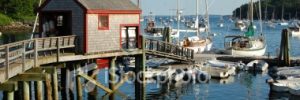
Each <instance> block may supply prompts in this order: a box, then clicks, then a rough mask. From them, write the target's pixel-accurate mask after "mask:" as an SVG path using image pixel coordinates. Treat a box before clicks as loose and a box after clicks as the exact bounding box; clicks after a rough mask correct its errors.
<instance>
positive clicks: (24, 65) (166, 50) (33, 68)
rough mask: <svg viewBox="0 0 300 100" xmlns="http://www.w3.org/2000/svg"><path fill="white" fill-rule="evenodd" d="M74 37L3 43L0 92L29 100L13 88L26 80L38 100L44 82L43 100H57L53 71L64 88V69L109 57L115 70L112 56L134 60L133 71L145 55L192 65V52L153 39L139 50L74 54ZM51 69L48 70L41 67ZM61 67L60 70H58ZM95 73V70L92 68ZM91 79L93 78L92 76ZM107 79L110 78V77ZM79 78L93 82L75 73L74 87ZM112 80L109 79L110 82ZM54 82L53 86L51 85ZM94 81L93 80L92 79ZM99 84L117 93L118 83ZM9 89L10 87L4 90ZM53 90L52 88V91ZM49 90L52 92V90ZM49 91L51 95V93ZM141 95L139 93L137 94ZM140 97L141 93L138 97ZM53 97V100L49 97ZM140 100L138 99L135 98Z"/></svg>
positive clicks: (142, 67) (139, 67)
mask: <svg viewBox="0 0 300 100" xmlns="http://www.w3.org/2000/svg"><path fill="white" fill-rule="evenodd" d="M76 47H77V46H76V36H75V35H71V36H61V37H47V38H36V39H31V40H24V41H19V42H15V43H10V44H5V45H1V46H0V90H4V91H7V92H5V93H6V94H7V95H6V96H7V98H8V99H13V97H12V95H13V93H14V91H18V90H23V91H25V92H24V98H25V97H26V98H27V99H26V100H29V99H28V97H29V89H28V88H23V89H16V88H15V87H17V84H16V82H23V83H24V87H29V85H28V82H29V81H35V82H36V87H37V88H36V90H37V91H36V92H35V93H37V94H36V96H37V99H38V100H41V98H43V97H44V96H42V95H41V93H42V92H41V91H42V88H41V86H42V85H41V84H43V83H42V81H45V83H46V84H45V85H46V87H47V88H46V91H45V92H46V95H47V96H45V97H46V98H48V99H55V100H57V99H58V94H57V93H58V90H57V87H58V86H57V72H56V69H61V70H62V73H65V74H62V76H61V81H62V84H63V85H62V87H65V86H67V85H68V84H67V83H66V82H65V81H66V79H68V76H69V75H68V74H70V73H68V71H67V70H77V69H78V68H80V67H81V65H82V63H87V62H95V60H97V59H100V58H109V59H111V60H110V63H111V64H110V67H109V68H114V67H115V64H114V63H115V61H116V60H115V59H116V57H123V56H131V57H135V58H136V65H135V66H136V70H137V72H140V71H145V59H146V55H154V56H159V57H164V58H169V59H174V60H178V61H180V62H189V63H193V62H194V60H193V57H194V55H193V54H194V53H193V50H190V49H187V48H183V47H180V46H176V45H174V44H170V43H167V42H162V41H157V40H149V39H143V40H142V47H141V48H136V49H130V50H120V51H115V52H99V53H93V54H80V53H76V52H75V49H74V48H76ZM43 66H52V67H43ZM61 66H63V67H61ZM94 70H95V68H94ZM94 76H95V75H94ZM110 77H114V75H113V76H110ZM80 78H85V79H89V80H92V79H95V77H94V78H93V77H89V75H87V74H84V73H80V74H78V79H77V84H81V83H78V82H81V81H80V80H81V79H80ZM112 80H113V79H112ZM51 81H52V83H55V84H51ZM93 81H95V82H96V81H97V80H93ZM99 84H100V83H95V85H96V86H98V87H100V88H102V89H104V90H106V91H109V92H108V93H111V92H113V91H115V90H117V87H115V86H119V85H121V83H120V84H117V85H116V84H110V88H106V87H104V86H101V84H100V85H99ZM143 84H144V83H137V85H136V86H137V89H138V90H139V91H143ZM8 87H11V88H8ZM53 87H54V88H53ZM80 87H81V86H77V89H78V90H77V93H79V94H77V96H78V98H82V93H81V92H82V89H81V88H80ZM52 88H53V89H52ZM51 91H53V92H51ZM141 93H143V92H141ZM139 95H142V94H139ZM52 97H53V98H52ZM136 98H142V97H136Z"/></svg>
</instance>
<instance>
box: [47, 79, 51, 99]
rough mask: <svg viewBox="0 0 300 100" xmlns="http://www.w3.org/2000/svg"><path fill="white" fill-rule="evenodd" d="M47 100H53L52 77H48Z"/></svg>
mask: <svg viewBox="0 0 300 100" xmlns="http://www.w3.org/2000/svg"><path fill="white" fill-rule="evenodd" d="M46 89H47V100H52V86H51V75H46Z"/></svg>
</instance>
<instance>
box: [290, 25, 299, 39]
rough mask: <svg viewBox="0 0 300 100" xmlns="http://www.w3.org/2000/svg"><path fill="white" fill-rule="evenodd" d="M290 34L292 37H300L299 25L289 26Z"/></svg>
mask: <svg viewBox="0 0 300 100" xmlns="http://www.w3.org/2000/svg"><path fill="white" fill-rule="evenodd" d="M288 32H289V35H290V36H292V37H300V28H299V27H289V28H288Z"/></svg>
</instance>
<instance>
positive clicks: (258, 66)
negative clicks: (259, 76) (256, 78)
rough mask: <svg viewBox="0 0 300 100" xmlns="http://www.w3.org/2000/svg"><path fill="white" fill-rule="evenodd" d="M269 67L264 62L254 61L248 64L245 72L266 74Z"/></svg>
mask: <svg viewBox="0 0 300 100" xmlns="http://www.w3.org/2000/svg"><path fill="white" fill-rule="evenodd" d="M268 67H269V64H268V63H267V62H265V61H263V60H253V61H251V62H249V63H248V64H247V66H246V68H245V70H253V71H260V72H265V71H266V70H268Z"/></svg>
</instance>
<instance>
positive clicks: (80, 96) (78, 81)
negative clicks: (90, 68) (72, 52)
mask: <svg viewBox="0 0 300 100" xmlns="http://www.w3.org/2000/svg"><path fill="white" fill-rule="evenodd" d="M79 66H80V65H76V70H77V69H78V68H79ZM76 89H77V100H82V99H83V93H82V83H81V79H80V76H79V75H76Z"/></svg>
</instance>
